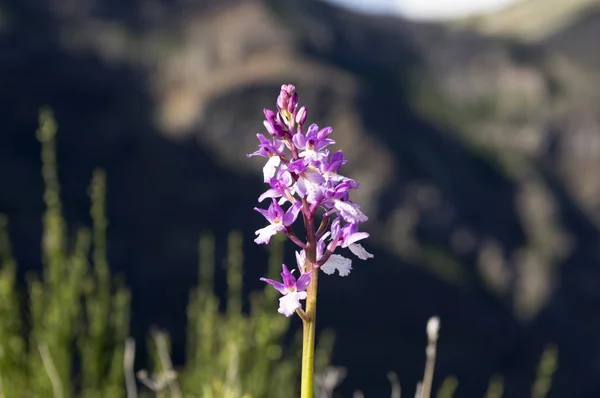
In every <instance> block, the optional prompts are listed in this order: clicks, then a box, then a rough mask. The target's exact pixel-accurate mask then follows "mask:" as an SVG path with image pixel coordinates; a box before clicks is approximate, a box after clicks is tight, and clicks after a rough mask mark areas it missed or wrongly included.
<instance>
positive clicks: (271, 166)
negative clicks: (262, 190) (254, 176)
mask: <svg viewBox="0 0 600 398" xmlns="http://www.w3.org/2000/svg"><path fill="white" fill-rule="evenodd" d="M280 163H281V158H280V157H279V156H271V157H270V158H269V160H267V163H265V166H264V167H263V174H264V176H265V182H269V180H270V179H271V178H273V177H275V172H276V171H277V166H279V164H280Z"/></svg>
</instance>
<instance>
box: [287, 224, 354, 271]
mask: <svg viewBox="0 0 600 398" xmlns="http://www.w3.org/2000/svg"><path fill="white" fill-rule="evenodd" d="M327 235H329V233H327V234H326V235H324V236H323V237H322V238H321V239H319V242H318V243H317V262H319V261H320V260H321V259H322V258H323V255H324V254H325V242H324V240H325V238H327ZM305 261H306V252H305V251H304V250H300V251H299V252H296V262H297V263H298V268H299V269H300V270H301V271H304V269H305V268H304V263H305ZM319 268H320V269H322V270H323V272H325V273H326V274H327V275H332V274H333V273H334V272H335V271H336V270H337V272H338V274H339V275H340V276H348V275H349V274H350V271H351V270H352V260H350V259H349V258H346V257H344V256H341V255H339V254H332V255H330V256H329V258H328V259H327V261H325V263H323V265H321V266H320V267H319Z"/></svg>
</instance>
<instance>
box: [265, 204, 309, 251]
mask: <svg viewBox="0 0 600 398" xmlns="http://www.w3.org/2000/svg"><path fill="white" fill-rule="evenodd" d="M254 210H256V211H258V212H259V213H260V214H262V215H263V216H264V217H265V218H266V219H267V221H269V223H270V224H269V225H267V226H266V227H264V228H261V229H259V230H258V231H256V235H258V237H257V238H256V239H254V242H256V243H259V244H261V243H269V241H270V240H271V237H272V236H273V235H275V234H276V233H277V232H279V231H284V230H285V229H286V227H289V226H290V225H292V224H293V223H294V221H296V218H298V213H299V212H300V202H296V203H294V204H293V205H292V206H290V208H289V209H288V210H287V211H284V210H283V209H282V208H281V206H280V205H279V204H278V203H277V201H276V200H275V199H272V203H271V205H270V206H269V209H268V210H264V209H260V208H258V207H255V208H254Z"/></svg>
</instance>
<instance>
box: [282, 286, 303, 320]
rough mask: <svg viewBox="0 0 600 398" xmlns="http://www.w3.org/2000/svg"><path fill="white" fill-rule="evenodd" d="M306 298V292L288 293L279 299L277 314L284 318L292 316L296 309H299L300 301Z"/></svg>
mask: <svg viewBox="0 0 600 398" xmlns="http://www.w3.org/2000/svg"><path fill="white" fill-rule="evenodd" d="M305 298H306V292H293V293H288V294H286V295H285V296H283V297H281V298H280V299H279V309H278V310H277V312H279V313H280V314H283V315H285V316H292V315H293V314H294V312H295V311H296V309H297V308H300V307H301V305H300V300H304V299H305Z"/></svg>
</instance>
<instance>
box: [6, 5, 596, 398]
mask: <svg viewBox="0 0 600 398" xmlns="http://www.w3.org/2000/svg"><path fill="white" fill-rule="evenodd" d="M599 40H600V2H598V1H597V0H571V1H563V0H522V1H518V0H517V1H512V2H511V1H508V0H506V1H501V0H496V1H493V0H488V1H484V0H479V1H471V2H467V1H458V0H456V1H450V0H449V1H433V0H428V1H425V0H421V1H416V0H405V1H402V0H395V1H392V0H389V1H384V0H378V1H372V2H359V1H351V0H335V1H334V0H331V3H329V2H323V1H317V0H246V1H242V0H136V1H128V2H123V1H117V0H104V1H102V0H78V1H74V0H47V1H43V2H41V1H38V0H14V1H11V0H8V1H3V2H1V3H0V49H1V51H0V115H1V118H0V120H1V124H0V212H1V213H4V214H5V215H6V216H7V218H8V220H9V234H10V237H11V240H12V251H13V255H14V257H15V258H16V260H17V262H18V264H19V265H18V268H17V273H18V279H19V280H20V281H24V275H25V274H26V273H28V272H30V271H36V272H37V271H39V270H40V269H41V267H42V262H41V260H40V259H41V258H42V253H41V251H40V250H41V249H40V241H41V237H42V222H41V220H42V213H43V211H44V206H45V205H44V201H43V200H42V199H43V187H44V185H43V180H42V177H41V174H40V168H41V158H40V143H39V142H38V140H37V139H36V134H35V131H36V129H37V126H38V112H39V109H40V107H42V106H49V107H51V108H52V109H53V111H54V116H55V118H56V121H57V123H58V126H59V129H58V133H57V136H56V146H57V158H56V159H57V164H58V177H59V180H60V183H61V186H62V190H61V195H62V200H63V209H62V210H63V212H64V217H65V219H66V225H67V226H68V228H69V230H74V229H75V228H77V226H80V225H89V224H90V222H91V221H90V212H89V197H88V185H89V182H90V178H91V175H92V173H93V170H94V169H95V168H97V167H101V168H103V169H104V170H105V171H106V179H107V199H106V215H107V217H108V219H109V220H110V224H109V226H108V230H107V256H108V261H109V262H110V264H111V271H112V272H113V273H120V274H122V275H123V276H124V281H125V284H126V285H127V286H128V287H129V288H130V289H131V297H132V310H131V311H132V312H131V331H130V334H131V335H132V336H133V337H135V338H136V340H139V341H143V340H144V339H145V336H146V335H147V333H148V331H149V330H150V328H151V327H153V326H158V327H160V328H162V329H165V330H166V331H168V332H169V334H170V336H171V341H172V346H173V361H174V364H175V366H176V367H178V366H183V365H184V362H185V351H186V344H185V341H186V339H185V331H186V306H187V304H188V298H189V292H190V290H191V289H192V288H193V287H194V286H195V284H196V282H195V281H196V280H197V279H198V270H197V269H198V267H197V262H198V237H199V235H200V233H201V232H202V231H205V230H210V231H212V232H213V233H214V236H215V241H216V252H215V253H216V254H215V256H216V262H217V265H218V267H217V271H216V274H215V286H216V292H217V296H219V295H221V296H222V295H224V294H225V290H226V288H225V287H226V281H225V278H226V276H225V272H224V270H223V267H221V266H220V265H221V264H222V262H223V259H224V258H225V255H226V243H227V236H228V233H229V231H231V230H233V229H239V230H240V231H241V232H242V236H243V238H244V243H243V253H244V257H245V266H244V268H243V281H244V297H245V298H246V297H247V293H248V292H250V291H252V290H255V289H258V288H262V284H261V282H259V281H258V278H259V277H260V276H263V275H264V274H265V272H266V270H267V257H268V256H267V251H266V250H265V248H264V247H258V246H257V245H255V244H254V243H253V242H252V240H253V238H254V231H255V230H256V229H258V228H261V227H262V226H263V224H264V220H263V219H262V217H261V216H260V215H259V214H258V213H256V212H254V211H253V210H252V208H253V207H255V206H256V205H257V201H256V198H257V197H258V195H260V193H262V192H263V191H264V189H265V186H264V185H263V183H262V173H261V168H262V165H263V164H262V159H257V158H253V159H250V160H249V159H247V158H246V156H245V154H246V153H250V152H253V151H254V150H255V148H256V145H257V142H256V133H262V132H263V127H262V119H263V116H262V109H263V108H265V107H266V108H270V109H274V108H275V99H276V97H277V95H278V92H279V87H280V86H281V84H283V83H292V84H295V85H296V87H297V90H298V92H299V94H300V103H301V104H302V105H306V106H307V108H308V120H309V122H311V123H312V122H315V123H317V124H319V125H322V126H325V125H331V126H333V127H334V135H333V138H334V139H335V140H336V141H337V145H336V149H337V148H339V149H343V150H344V154H345V155H346V157H347V158H348V159H350V161H349V162H348V164H347V165H345V166H344V169H343V171H344V174H346V175H349V176H351V177H353V178H355V179H356V180H358V181H359V182H360V183H361V188H360V190H358V191H357V192H356V193H354V196H353V197H352V199H353V200H354V201H355V202H357V203H359V204H360V205H361V206H362V208H363V209H364V211H365V213H366V214H368V215H369V216H370V220H369V222H367V223H366V224H365V225H364V229H365V230H366V231H368V232H369V233H371V236H372V237H371V238H370V239H369V241H368V243H367V244H366V246H367V249H368V250H370V251H372V252H373V253H374V254H375V258H374V259H373V260H369V261H367V262H360V263H356V264H355V267H354V271H353V272H352V273H351V274H350V276H349V277H347V278H339V277H323V278H321V279H322V282H320V292H319V297H320V299H319V319H318V326H319V329H320V330H325V329H327V330H332V331H334V332H335V335H336V338H335V344H334V348H333V352H332V355H331V364H332V365H335V366H341V367H344V368H346V369H347V372H348V373H347V376H346V378H345V379H344V380H343V382H342V384H341V385H340V386H339V388H338V390H337V391H339V392H340V394H342V395H341V396H344V397H349V396H351V395H352V392H353V391H355V390H358V389H360V390H362V391H363V392H364V393H365V396H367V397H385V396H389V394H390V392H389V391H390V386H389V382H388V379H387V378H386V374H387V372H388V371H393V372H396V373H397V374H398V377H399V379H400V382H401V384H402V386H403V391H404V395H406V396H412V395H411V394H413V392H412V391H413V390H414V385H415V384H416V383H417V381H418V380H419V379H420V378H421V377H422V371H423V366H424V361H425V358H424V353H425V345H426V337H425V325H426V322H427V319H428V318H429V317H430V316H432V315H438V316H439V317H440V318H441V331H440V340H439V348H438V361H437V367H436V377H435V380H434V390H435V387H436V386H438V387H439V386H440V385H441V383H442V381H443V380H444V379H445V378H446V377H448V376H452V377H455V378H456V380H457V381H458V383H459V384H458V389H457V390H456V392H455V395H454V396H455V397H482V396H484V395H485V394H486V391H487V390H488V385H489V383H490V379H492V378H494V377H496V376H497V375H501V376H502V378H503V383H504V396H505V397H528V396H531V391H532V383H533V381H534V380H535V378H536V372H537V369H538V364H539V361H540V357H541V355H542V353H543V351H544V349H545V348H546V347H548V346H549V345H555V346H556V348H557V352H558V369H557V370H556V372H555V373H554V375H553V377H552V386H551V389H550V392H549V394H548V396H550V397H576V398H579V397H582V398H583V397H600V316H599V315H598V311H599V308H600V105H599V104H600V90H599V87H600V51H599V49H600V47H598V42H599ZM292 250H293V248H292V247H291V246H289V247H288V250H287V251H286V254H285V261H286V262H288V263H293V261H294V257H293V251H292ZM23 283H24V282H23ZM23 289H25V288H23ZM23 291H24V292H25V290H23ZM268 305H270V308H269V309H270V310H272V311H273V312H275V311H276V308H277V302H276V300H275V299H274V300H273V301H272V302H271V303H270V304H268ZM243 308H244V310H247V308H248V304H247V300H246V299H245V300H244V304H243ZM299 327H300V322H299V320H297V319H296V320H294V321H292V323H291V330H292V331H295V330H298V329H299ZM140 349H141V348H140ZM141 355H143V354H141Z"/></svg>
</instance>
